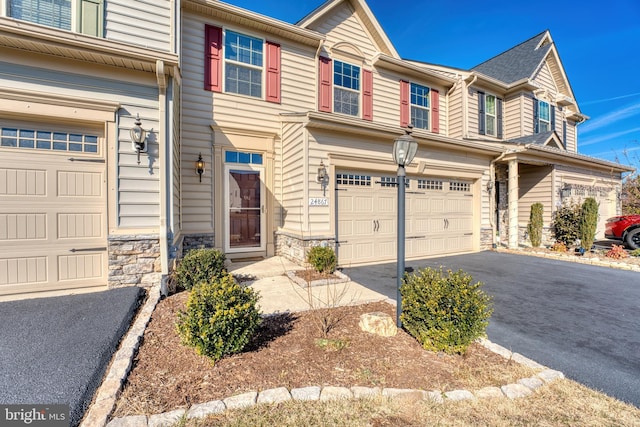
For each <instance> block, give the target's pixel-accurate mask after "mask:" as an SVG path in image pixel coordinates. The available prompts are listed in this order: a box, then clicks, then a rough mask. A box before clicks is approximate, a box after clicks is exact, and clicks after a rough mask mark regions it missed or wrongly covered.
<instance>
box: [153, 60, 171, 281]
mask: <svg viewBox="0 0 640 427" xmlns="http://www.w3.org/2000/svg"><path fill="white" fill-rule="evenodd" d="M156 80H157V82H158V122H159V129H158V135H159V141H158V162H159V164H160V167H159V168H158V170H159V174H160V176H159V180H160V218H159V219H160V233H159V234H160V235H159V241H160V265H161V273H162V276H163V282H164V278H165V277H166V276H167V275H168V274H169V247H168V239H167V233H168V227H167V200H168V199H169V198H168V194H167V193H168V189H169V186H170V182H169V180H168V177H169V173H168V172H169V168H170V166H171V165H169V164H168V160H167V159H168V156H167V143H168V140H169V139H170V138H169V135H167V129H168V126H167V109H166V102H167V76H166V74H165V70H164V62H163V61H162V60H160V59H158V60H157V61H156Z"/></svg>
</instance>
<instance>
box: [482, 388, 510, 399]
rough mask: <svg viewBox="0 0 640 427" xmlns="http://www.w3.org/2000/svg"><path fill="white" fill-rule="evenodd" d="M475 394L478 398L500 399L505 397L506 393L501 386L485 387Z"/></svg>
mask: <svg viewBox="0 0 640 427" xmlns="http://www.w3.org/2000/svg"><path fill="white" fill-rule="evenodd" d="M475 395H476V397H477V398H478V399H499V398H503V397H504V393H502V390H500V388H499V387H485V388H481V389H480V390H476V392H475Z"/></svg>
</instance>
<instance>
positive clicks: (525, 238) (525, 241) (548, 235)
mask: <svg viewBox="0 0 640 427" xmlns="http://www.w3.org/2000/svg"><path fill="white" fill-rule="evenodd" d="M518 234H519V235H518V242H519V243H520V245H522V246H531V240H529V231H528V230H527V227H518ZM554 242H555V239H554V238H553V232H552V231H551V228H550V227H542V243H541V244H540V246H551V245H553V243H554Z"/></svg>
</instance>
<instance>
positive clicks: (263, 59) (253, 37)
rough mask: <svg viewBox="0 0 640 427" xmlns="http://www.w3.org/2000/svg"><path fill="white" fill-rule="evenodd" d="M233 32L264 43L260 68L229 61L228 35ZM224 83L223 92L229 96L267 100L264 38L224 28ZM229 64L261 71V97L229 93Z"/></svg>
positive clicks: (264, 44)
mask: <svg viewBox="0 0 640 427" xmlns="http://www.w3.org/2000/svg"><path fill="white" fill-rule="evenodd" d="M228 32H231V33H235V34H239V35H241V36H245V37H249V38H252V39H256V40H260V41H261V42H262V65H261V66H258V65H253V64H249V63H246V62H241V61H235V60H233V59H229V58H227V33H228ZM222 49H223V51H222V82H223V88H224V89H223V91H224V93H228V94H233V95H239V96H246V97H247V98H251V99H264V98H265V95H264V93H265V74H266V62H267V57H266V40H265V39H264V38H262V37H258V36H256V35H255V34H250V33H247V32H243V31H237V30H235V29H231V28H223V33H222ZM227 64H232V65H236V66H238V67H241V68H247V69H251V70H259V71H260V96H255V95H251V94H245V93H240V92H232V91H229V89H228V87H227Z"/></svg>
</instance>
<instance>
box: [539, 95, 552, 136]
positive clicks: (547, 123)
mask: <svg viewBox="0 0 640 427" xmlns="http://www.w3.org/2000/svg"><path fill="white" fill-rule="evenodd" d="M543 106H546V112H547V119H546V120H545V119H543V118H542V111H543V108H542V107H543ZM543 126H544V127H545V128H544V129H543ZM550 130H551V104H549V103H548V102H547V101H542V100H538V133H543V132H549V131H550Z"/></svg>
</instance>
